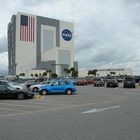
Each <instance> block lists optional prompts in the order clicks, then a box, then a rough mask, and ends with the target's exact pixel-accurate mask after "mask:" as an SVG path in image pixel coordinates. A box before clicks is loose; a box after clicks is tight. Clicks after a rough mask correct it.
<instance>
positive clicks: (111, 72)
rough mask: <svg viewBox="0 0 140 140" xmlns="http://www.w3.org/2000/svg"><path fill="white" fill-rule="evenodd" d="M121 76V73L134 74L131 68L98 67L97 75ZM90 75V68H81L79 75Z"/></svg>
mask: <svg viewBox="0 0 140 140" xmlns="http://www.w3.org/2000/svg"><path fill="white" fill-rule="evenodd" d="M108 75H112V76H121V75H128V76H132V75H133V72H132V70H131V68H109V69H97V73H96V76H99V77H103V76H108ZM86 76H88V70H79V77H86Z"/></svg>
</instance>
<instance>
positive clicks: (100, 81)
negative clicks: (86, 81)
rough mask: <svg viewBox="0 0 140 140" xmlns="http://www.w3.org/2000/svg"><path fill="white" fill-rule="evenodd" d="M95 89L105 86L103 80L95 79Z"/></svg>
mask: <svg viewBox="0 0 140 140" xmlns="http://www.w3.org/2000/svg"><path fill="white" fill-rule="evenodd" d="M93 84H94V87H102V86H104V82H103V80H102V79H101V78H95V79H94V83H93Z"/></svg>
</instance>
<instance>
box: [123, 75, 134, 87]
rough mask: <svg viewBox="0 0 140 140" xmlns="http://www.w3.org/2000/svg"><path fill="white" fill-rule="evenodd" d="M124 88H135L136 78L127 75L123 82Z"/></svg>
mask: <svg viewBox="0 0 140 140" xmlns="http://www.w3.org/2000/svg"><path fill="white" fill-rule="evenodd" d="M123 87H124V88H135V79H134V78H133V77H126V78H125V79H124V82H123Z"/></svg>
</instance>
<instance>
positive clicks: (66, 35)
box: [62, 29, 72, 41]
mask: <svg viewBox="0 0 140 140" xmlns="http://www.w3.org/2000/svg"><path fill="white" fill-rule="evenodd" d="M62 37H63V39H64V40H66V41H70V40H71V39H72V33H71V31H70V30H68V29H64V30H63V31H62Z"/></svg>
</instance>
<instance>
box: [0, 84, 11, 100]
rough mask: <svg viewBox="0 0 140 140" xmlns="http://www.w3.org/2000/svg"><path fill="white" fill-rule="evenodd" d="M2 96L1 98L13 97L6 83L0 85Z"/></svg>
mask: <svg viewBox="0 0 140 140" xmlns="http://www.w3.org/2000/svg"><path fill="white" fill-rule="evenodd" d="M0 97H1V98H6V97H11V92H10V90H9V89H8V88H7V87H6V86H4V85H0Z"/></svg>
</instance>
